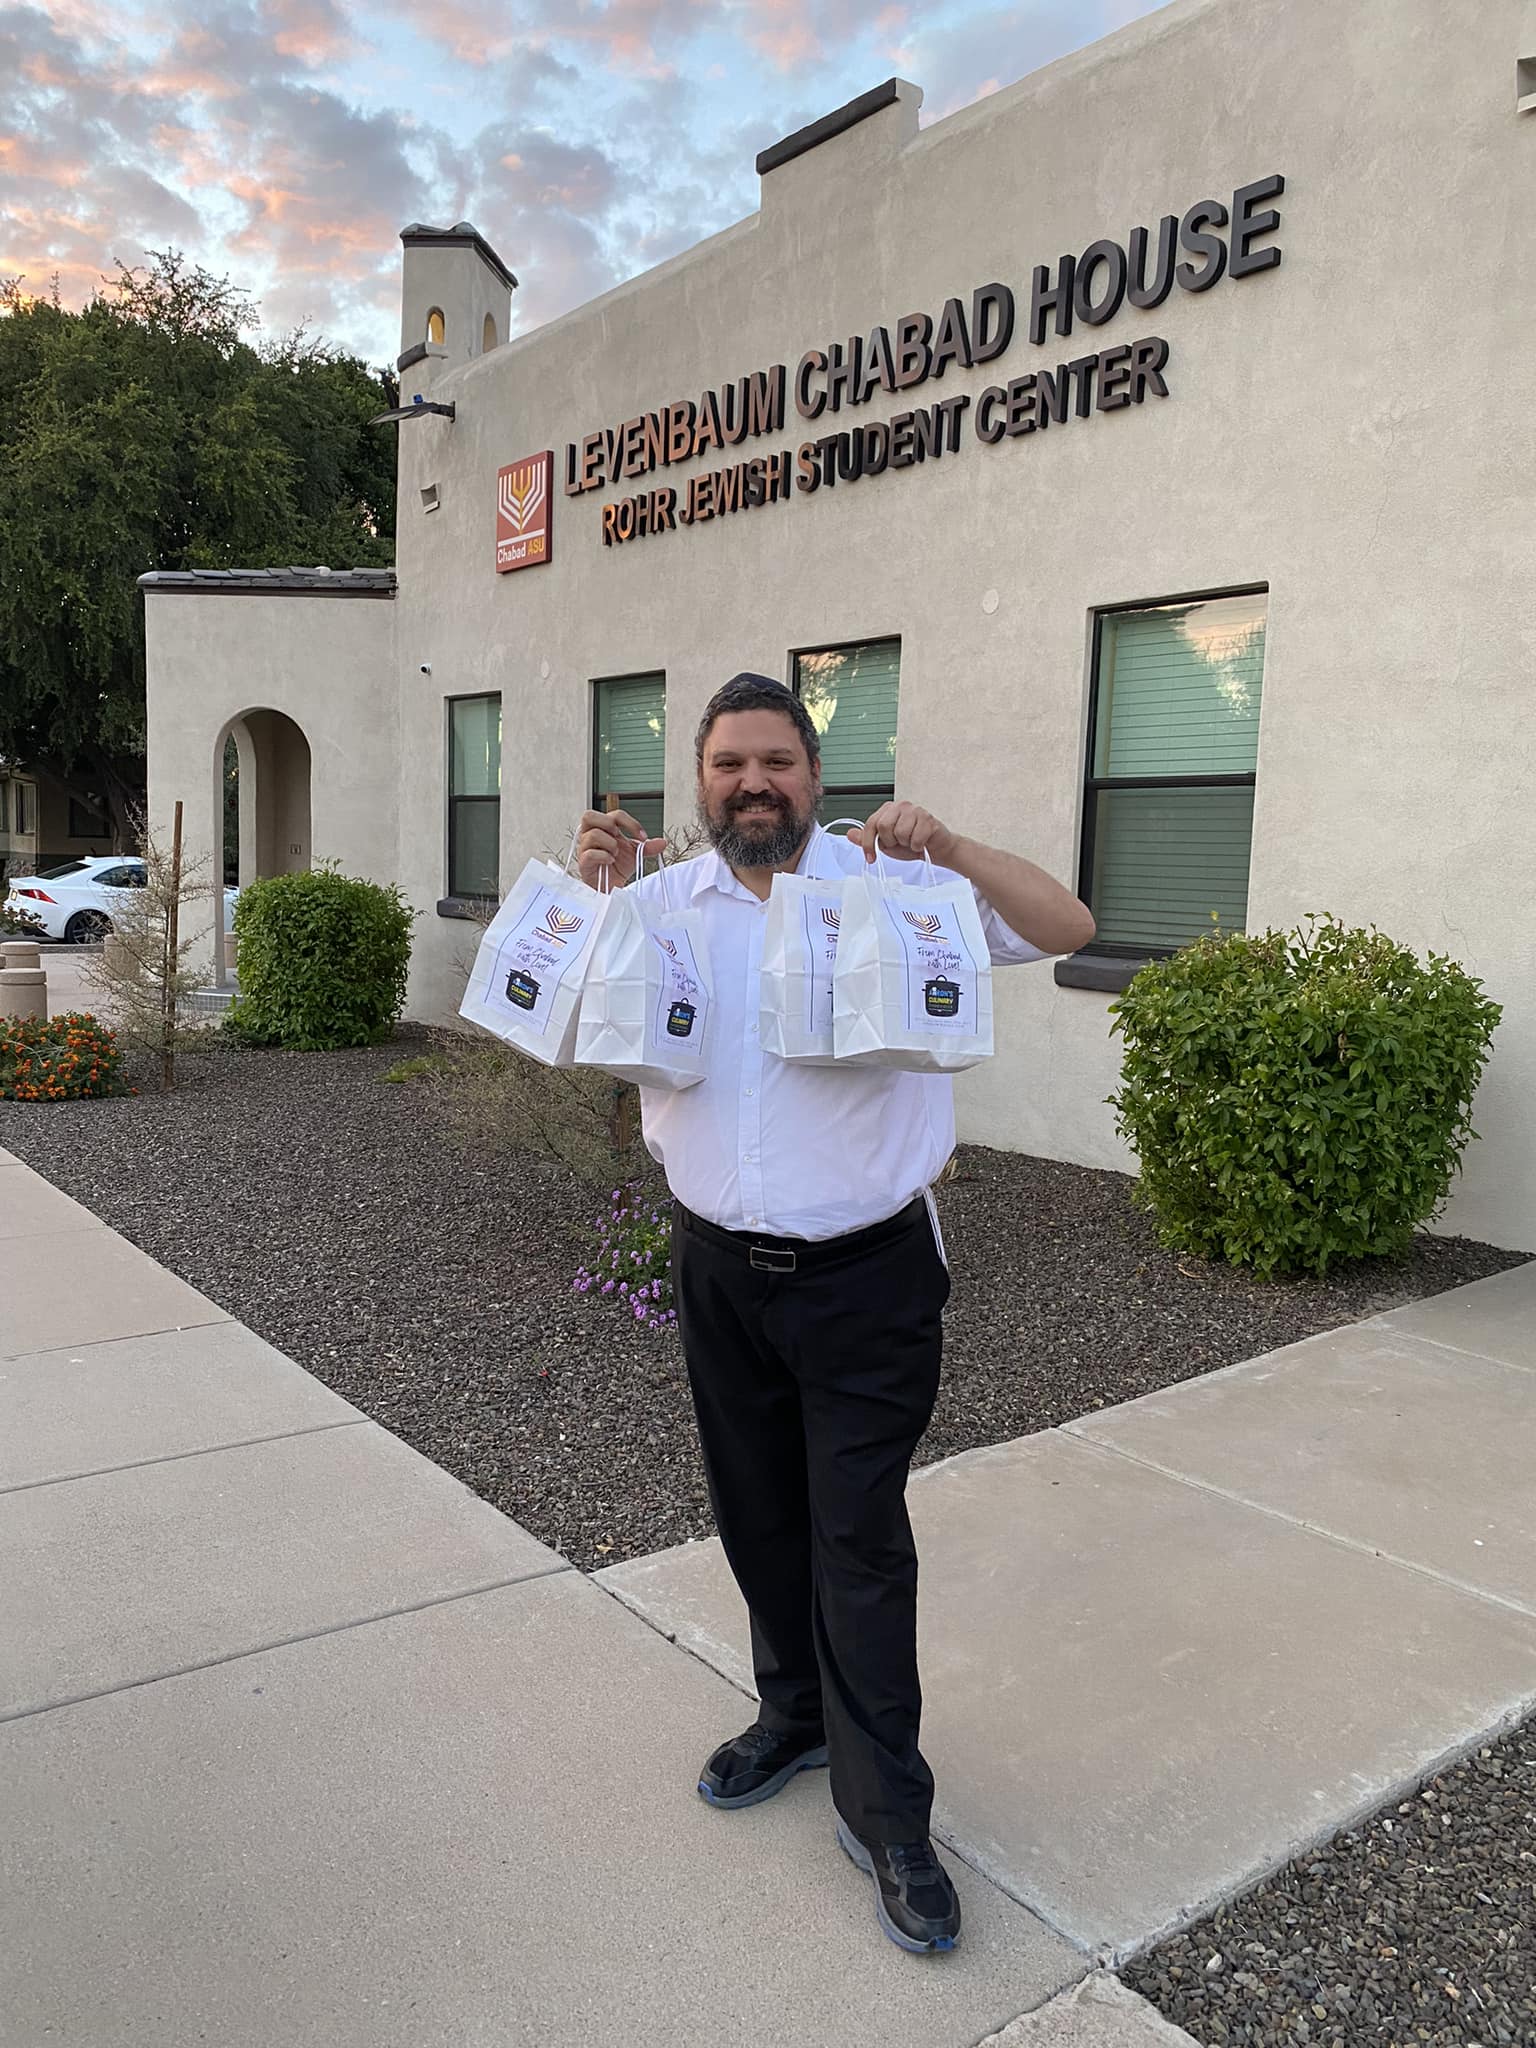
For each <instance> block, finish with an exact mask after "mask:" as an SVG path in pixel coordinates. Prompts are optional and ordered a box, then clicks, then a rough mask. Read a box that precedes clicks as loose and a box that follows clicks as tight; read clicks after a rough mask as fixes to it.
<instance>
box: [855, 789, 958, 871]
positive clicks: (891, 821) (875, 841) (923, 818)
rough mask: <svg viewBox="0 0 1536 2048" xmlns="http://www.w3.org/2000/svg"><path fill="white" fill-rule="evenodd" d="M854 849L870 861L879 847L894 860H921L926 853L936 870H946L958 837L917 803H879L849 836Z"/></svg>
mask: <svg viewBox="0 0 1536 2048" xmlns="http://www.w3.org/2000/svg"><path fill="white" fill-rule="evenodd" d="M848 837H849V838H850V839H851V840H852V841H853V843H854V845H855V846H862V847H863V849H864V858H865V859H866V860H867V861H872V860H873V859H874V857H875V850H876V848H877V847H878V848H879V851H880V852H881V853H888V854H889V855H890V856H891V858H892V859H893V860H921V859H922V857H923V855H924V854H925V853H926V854H927V856H928V858H929V859H930V860H931V861H933V862H935V863H936V864H937V865H938V866H939V867H941V868H942V867H948V866H949V865H950V861H951V857H952V856H953V854H954V851H955V848H956V847H957V846H958V845H959V843H960V835H959V834H958V833H957V832H951V831H950V829H949V827H948V826H947V825H941V824H940V823H939V821H938V819H937V818H936V817H935V816H934V815H933V813H932V811H924V810H920V809H919V808H918V806H917V805H916V804H907V803H901V804H897V803H889V804H882V805H881V806H880V808H879V810H878V811H875V812H873V813H872V814H871V816H870V817H869V818H868V820H867V821H866V822H865V823H864V824H863V825H860V826H856V827H855V828H854V830H853V831H851V832H850V833H849V834H848Z"/></svg>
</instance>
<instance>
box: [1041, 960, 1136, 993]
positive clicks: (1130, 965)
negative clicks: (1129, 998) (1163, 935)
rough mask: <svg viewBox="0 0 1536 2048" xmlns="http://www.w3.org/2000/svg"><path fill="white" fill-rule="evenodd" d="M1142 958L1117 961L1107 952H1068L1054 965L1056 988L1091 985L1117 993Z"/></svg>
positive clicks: (1130, 976) (1127, 984) (1122, 988)
mask: <svg viewBox="0 0 1536 2048" xmlns="http://www.w3.org/2000/svg"><path fill="white" fill-rule="evenodd" d="M1146 964H1147V962H1146V960H1117V959H1116V958H1115V957H1114V956H1113V955H1112V954H1109V953H1070V954H1068V956H1067V958H1066V959H1065V960H1058V961H1057V962H1056V966H1055V976H1056V986H1057V987H1058V988H1092V989H1098V990H1099V992H1100V993H1101V994H1103V995H1120V994H1121V993H1122V992H1123V991H1124V990H1125V989H1127V988H1129V987H1130V984H1131V981H1132V979H1133V977H1134V976H1136V975H1137V974H1139V973H1140V972H1141V970H1142V968H1143V967H1145V966H1146Z"/></svg>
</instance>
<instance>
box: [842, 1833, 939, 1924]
mask: <svg viewBox="0 0 1536 2048" xmlns="http://www.w3.org/2000/svg"><path fill="white" fill-rule="evenodd" d="M837 1839H838V1840H839V1841H840V1842H841V1843H842V1845H843V1847H844V1849H846V1850H847V1852H848V1854H849V1855H850V1856H851V1857H852V1858H853V1860H854V1862H855V1863H857V1865H858V1866H859V1868H860V1870H864V1871H867V1872H868V1873H869V1875H870V1876H871V1877H872V1878H873V1879H874V1881H875V1916H876V1918H877V1919H878V1920H879V1922H880V1925H881V1926H882V1927H883V1928H884V1929H885V1931H886V1933H887V1934H888V1935H889V1936H890V1937H891V1939H892V1941H894V1942H895V1943H896V1944H897V1946H898V1947H900V1948H904V1949H908V1950H910V1951H911V1953H912V1954H913V1955H915V1956H922V1955H928V1954H929V1953H930V1952H931V1951H932V1950H935V1949H950V1948H953V1947H954V1945H955V1943H956V1941H957V1940H958V1939H959V1935H960V1901H959V1900H958V1899H957V1898H956V1897H955V1888H954V1886H953V1885H952V1884H951V1883H950V1881H949V1875H948V1873H947V1872H946V1870H945V1868H944V1866H943V1864H942V1863H941V1862H940V1861H939V1859H938V1857H937V1856H935V1855H934V1853H933V1844H932V1842H926V1841H924V1842H896V1843H889V1842H861V1841H860V1840H859V1837H858V1836H857V1835H856V1834H855V1833H854V1832H853V1830H852V1828H850V1827H849V1826H848V1824H847V1822H846V1821H845V1820H843V1819H842V1818H841V1816H839V1819H838V1823H837Z"/></svg>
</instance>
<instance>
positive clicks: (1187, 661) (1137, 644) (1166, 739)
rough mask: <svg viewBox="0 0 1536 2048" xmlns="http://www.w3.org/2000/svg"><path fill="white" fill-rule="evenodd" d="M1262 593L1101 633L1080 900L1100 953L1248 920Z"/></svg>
mask: <svg viewBox="0 0 1536 2048" xmlns="http://www.w3.org/2000/svg"><path fill="white" fill-rule="evenodd" d="M1265 609H1266V600H1265V597H1264V594H1263V592H1262V591H1259V592H1250V593H1247V594H1244V595H1241V596H1233V597H1211V598H1192V599H1189V600H1187V601H1183V602H1180V603H1178V604H1164V605H1157V606H1154V607H1150V608H1148V609H1144V610H1139V611H1124V612H1104V613H1101V614H1100V615H1099V617H1098V619H1097V620H1096V621H1095V633H1094V643H1095V644H1094V675H1093V696H1092V703H1091V710H1090V726H1089V734H1088V763H1089V774H1088V790H1087V802H1086V805H1085V807H1084V826H1083V862H1082V886H1081V889H1080V891H1079V893H1080V894H1081V895H1082V896H1083V898H1084V900H1085V901H1086V902H1087V903H1088V905H1089V907H1090V908H1091V910H1092V911H1093V914H1094V917H1095V919H1096V920H1097V923H1098V934H1097V937H1096V938H1095V939H1094V941H1093V945H1092V948H1091V950H1092V951H1094V952H1102V953H1110V954H1118V955H1121V956H1123V957H1144V956H1150V955H1154V954H1165V953H1171V952H1174V951H1176V950H1177V949H1178V948H1179V947H1180V946H1184V945H1188V944H1189V942H1190V941H1191V940H1192V939H1196V938H1198V937H1199V936H1200V934H1201V933H1202V932H1208V931H1210V930H1211V929H1212V924H1211V913H1212V912H1213V911H1214V912H1215V913H1216V915H1217V917H1218V918H1219V919H1220V922H1221V927H1222V929H1223V930H1226V931H1241V930H1242V929H1243V924H1244V920H1245V918H1246V917H1247V913H1248V855H1249V847H1250V842H1251V839H1252V835H1253V788H1254V771H1255V767H1256V764H1257V761H1258V740H1259V693H1260V688H1261V685H1262V683H1263V676H1264V618H1265Z"/></svg>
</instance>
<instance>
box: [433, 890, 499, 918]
mask: <svg viewBox="0 0 1536 2048" xmlns="http://www.w3.org/2000/svg"><path fill="white" fill-rule="evenodd" d="M437 914H438V916H439V917H460V918H463V920H464V922H465V923H466V924H487V923H489V921H490V920H491V918H493V917H494V916H495V914H496V905H495V904H494V903H493V902H492V901H491V899H490V897H488V896H440V897H439V898H438V902H437Z"/></svg>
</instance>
